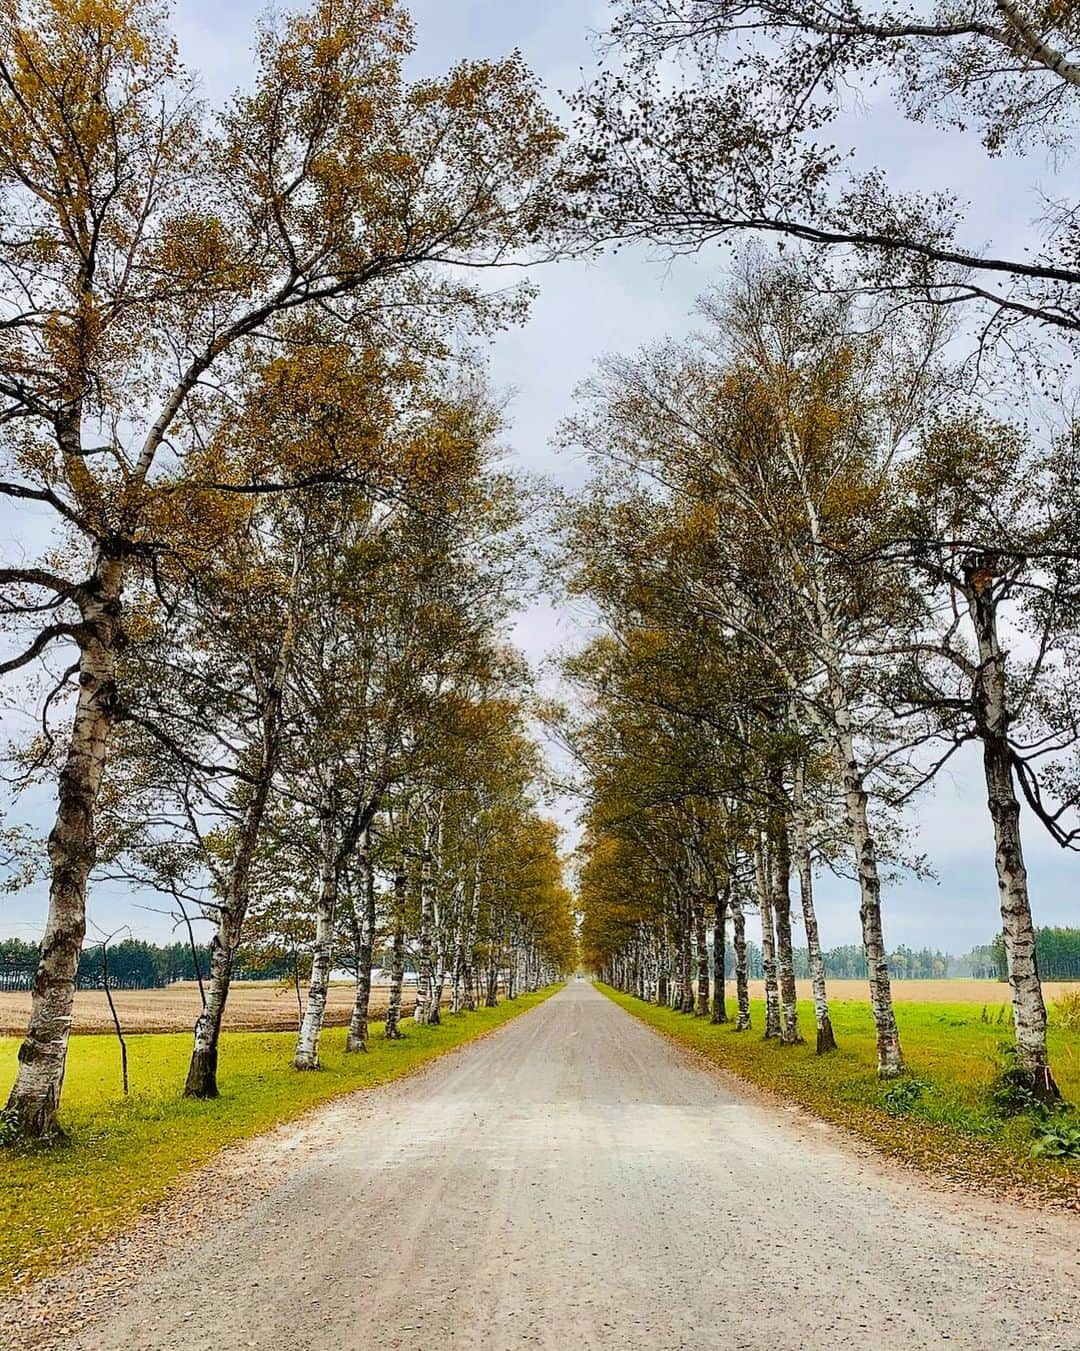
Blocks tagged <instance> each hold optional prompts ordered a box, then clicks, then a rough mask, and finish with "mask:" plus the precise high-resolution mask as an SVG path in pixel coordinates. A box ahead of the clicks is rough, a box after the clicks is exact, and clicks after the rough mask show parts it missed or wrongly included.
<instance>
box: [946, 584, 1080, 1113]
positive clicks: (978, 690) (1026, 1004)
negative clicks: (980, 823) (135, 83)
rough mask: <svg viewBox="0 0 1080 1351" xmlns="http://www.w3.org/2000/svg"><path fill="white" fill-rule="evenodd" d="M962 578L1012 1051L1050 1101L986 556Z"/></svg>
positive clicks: (1055, 1094) (1052, 1087)
mask: <svg viewBox="0 0 1080 1351" xmlns="http://www.w3.org/2000/svg"><path fill="white" fill-rule="evenodd" d="M965 582H966V584H967V593H968V607H969V610H970V613H971V619H972V623H973V625H974V627H975V636H976V639H977V641H978V644H979V670H978V675H977V677H976V679H975V682H974V688H973V690H972V695H973V702H974V711H975V723H976V727H977V729H978V732H979V736H980V738H981V740H982V748H983V773H984V776H985V779H986V795H987V806H988V807H989V810H990V819H991V821H992V822H993V825H994V865H995V868H996V870H997V881H998V895H999V898H1000V902H1001V928H1002V933H1003V935H1004V940H1005V955H1006V960H1007V965H1008V975H1009V988H1010V990H1011V991H1012V1007H1013V1027H1014V1032H1015V1037H1016V1056H1017V1060H1018V1062H1019V1065H1020V1067H1021V1069H1022V1070H1023V1071H1024V1072H1025V1073H1026V1074H1027V1075H1028V1076H1029V1078H1030V1081H1031V1089H1032V1091H1033V1092H1034V1093H1035V1095H1036V1096H1037V1097H1039V1098H1041V1099H1043V1100H1044V1101H1048V1102H1049V1101H1054V1100H1056V1099H1057V1098H1059V1097H1060V1096H1061V1094H1060V1091H1059V1089H1058V1086H1057V1083H1056V1082H1055V1080H1054V1076H1053V1073H1052V1072H1051V1069H1050V1064H1049V1058H1048V1055H1047V1046H1046V1004H1045V1001H1044V1000H1043V992H1042V982H1041V980H1040V979H1039V971H1038V966H1037V964H1036V958H1035V925H1034V923H1033V921H1032V917H1031V899H1030V895H1029V891H1028V877H1027V867H1026V865H1025V863H1024V851H1023V847H1022V844H1021V838H1020V803H1019V801H1018V800H1017V797H1016V785H1015V781H1014V778H1013V767H1012V754H1011V751H1010V748H1009V714H1008V706H1007V692H1006V685H1005V653H1004V652H1003V651H1002V649H1001V643H1000V641H999V638H998V632H997V604H996V600H995V597H994V593H993V566H992V561H988V560H984V559H979V558H976V559H971V560H969V562H968V563H967V565H966V566H965Z"/></svg>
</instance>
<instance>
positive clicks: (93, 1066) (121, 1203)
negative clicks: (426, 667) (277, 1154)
mask: <svg viewBox="0 0 1080 1351" xmlns="http://www.w3.org/2000/svg"><path fill="white" fill-rule="evenodd" d="M556 988H559V987H552V988H551V989H548V990H543V991H541V992H540V993H539V994H535V995H522V996H519V997H518V998H517V999H514V1000H512V1001H504V1002H503V1003H501V1004H500V1005H499V1006H498V1008H494V1009H480V1010H478V1011H477V1012H476V1013H469V1014H457V1015H447V1014H444V1015H443V1022H442V1024H441V1026H439V1027H417V1026H416V1025H415V1024H413V1023H412V1022H411V1021H410V1022H407V1023H406V1024H405V1025H404V1032H405V1036H404V1037H403V1038H402V1040H400V1041H384V1040H383V1039H382V1025H381V1024H379V1023H376V1024H374V1025H373V1035H372V1039H371V1044H370V1047H371V1048H370V1050H369V1051H368V1053H367V1054H366V1055H353V1056H346V1055H345V1053H344V1047H345V1029H344V1028H332V1029H330V1030H329V1031H327V1032H325V1033H324V1034H323V1039H322V1049H321V1055H320V1059H321V1060H322V1064H323V1068H322V1069H321V1070H319V1071H318V1072H317V1073H315V1074H301V1073H298V1072H297V1071H296V1070H294V1069H292V1068H291V1066H290V1064H289V1061H290V1058H291V1056H292V1052H293V1049H294V1046H295V1042H296V1037H295V1033H291V1032H266V1033H264V1032H226V1033H225V1034H224V1035H223V1036H222V1038H221V1068H220V1073H219V1085H220V1088H221V1097H220V1098H218V1099H217V1100H216V1101H214V1102H195V1101H192V1100H190V1099H186V1098H184V1097H182V1096H181V1089H182V1088H183V1082H184V1076H185V1073H186V1071H187V1062H188V1056H189V1055H190V1052H191V1034H190V1033H179V1032H177V1033H164V1034H157V1035H155V1034H148V1035H142V1036H131V1037H129V1038H128V1053H129V1058H130V1079H131V1096H130V1097H129V1098H127V1099H124V1097H123V1096H122V1093H121V1090H120V1051H119V1047H118V1046H117V1044H116V1041H115V1040H114V1039H112V1038H110V1037H104V1036H82V1037H72V1039H71V1047H70V1052H69V1055H68V1068H67V1075H66V1080H65V1085H64V1100H63V1105H62V1109H61V1123H62V1125H63V1126H64V1129H65V1130H66V1131H67V1132H68V1135H69V1140H68V1143H66V1144H62V1145H57V1146H55V1147H53V1148H51V1149H31V1150H21V1149H19V1150H13V1149H0V1288H2V1287H4V1286H8V1285H10V1284H12V1283H13V1282H21V1281H23V1280H25V1279H27V1278H28V1277H31V1276H38V1275H41V1274H43V1273H44V1272H46V1271H48V1270H49V1269H50V1268H51V1267H54V1266H56V1265H58V1264H59V1263H60V1262H61V1261H69V1260H70V1259H71V1256H72V1254H73V1253H78V1252H79V1251H81V1250H83V1249H86V1248H88V1247H90V1246H91V1245H92V1244H93V1243H96V1242H98V1241H100V1240H101V1239H102V1238H104V1237H105V1236H106V1235H108V1234H109V1233H111V1232H114V1231H115V1230H117V1229H119V1228H122V1227H123V1226H124V1225H125V1224H127V1223H129V1222H130V1221H131V1220H132V1219H133V1218H134V1217H135V1215H136V1214H137V1213H138V1211H139V1210H141V1209H142V1208H143V1207H145V1206H147V1205H149V1204H151V1203H153V1202H155V1201H158V1200H160V1199H161V1198H162V1197H163V1196H164V1195H165V1193H166V1192H167V1191H168V1190H169V1188H170V1187H171V1186H172V1185H173V1184H174V1183H175V1182H176V1181H177V1179H178V1178H180V1177H181V1176H182V1175H183V1174H184V1173H185V1172H187V1171H189V1170H190V1169H191V1168H193V1167H196V1166H198V1165H199V1164H202V1163H205V1162H206V1161H207V1160H208V1159H209V1158H210V1157H211V1155H213V1154H214V1153H215V1152H216V1151H217V1150H218V1149H220V1148H221V1147H222V1146H223V1145H228V1144H232V1143H234V1142H235V1141H238V1140H243V1139H246V1138H247V1137H249V1136H253V1135H257V1134H259V1133H260V1132H261V1131H265V1130H268V1129H269V1128H270V1127H271V1126H275V1125H277V1124H278V1123H279V1122H282V1121H288V1120H290V1119H292V1118H294V1117H297V1116H300V1115H301V1114H302V1113H304V1112H305V1111H307V1110H308V1109H309V1108H311V1107H315V1106H317V1105H318V1104H319V1103H324V1102H327V1101H329V1100H330V1099H331V1098H336V1097H340V1096H341V1095H342V1094H345V1093H352V1092H354V1091H355V1090H357V1089H363V1088H373V1087H375V1086H376V1085H377V1084H385V1083H388V1082H389V1081H390V1080H392V1079H397V1078H399V1077H400V1076H401V1075H403V1074H408V1073H409V1071H410V1070H414V1069H416V1068H417V1067H418V1066H420V1065H423V1064H425V1063H426V1062H427V1061H430V1060H433V1059H435V1058H436V1057H437V1056H440V1055H444V1054H445V1053H446V1052H447V1051H450V1050H452V1049H453V1048H454V1047H455V1046H460V1045H461V1044H462V1043H463V1042H467V1041H471V1040H472V1039H473V1038H475V1037H477V1036H480V1035H482V1034H483V1033H485V1032H490V1031H491V1030H492V1029H494V1028H496V1027H499V1026H500V1025H501V1024H502V1023H505V1022H507V1021H508V1020H509V1019H511V1018H514V1017H516V1016H517V1015H518V1014H520V1013H524V1012H525V1010H526V1009H530V1008H532V1007H534V1006H535V1005H536V1004H538V1003H540V1002H541V1001H542V1000H544V999H546V998H547V997H548V996H549V995H550V994H553V993H554V992H555V989H556ZM17 1049H18V1042H17V1040H16V1039H14V1038H0V1075H2V1076H3V1077H4V1078H5V1079H6V1080H7V1081H8V1082H10V1080H11V1079H13V1078H14V1074H15V1055H16V1051H17Z"/></svg>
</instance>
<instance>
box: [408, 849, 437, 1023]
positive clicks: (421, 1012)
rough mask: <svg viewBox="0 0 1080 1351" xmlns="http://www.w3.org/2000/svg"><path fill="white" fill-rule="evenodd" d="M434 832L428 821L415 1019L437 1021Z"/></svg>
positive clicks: (421, 868)
mask: <svg viewBox="0 0 1080 1351" xmlns="http://www.w3.org/2000/svg"><path fill="white" fill-rule="evenodd" d="M433 843H434V832H433V829H432V827H431V825H430V823H429V825H428V828H427V831H426V835H425V839H424V852H423V856H422V859H421V864H420V930H419V934H418V943H417V946H418V948H419V970H418V971H417V976H416V1009H415V1011H414V1013H413V1019H414V1021H415V1022H417V1023H437V1022H438V1021H439V1010H438V1008H437V1006H436V1004H435V884H434V879H433V877H432V845H433Z"/></svg>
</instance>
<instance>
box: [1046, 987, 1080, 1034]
mask: <svg viewBox="0 0 1080 1351" xmlns="http://www.w3.org/2000/svg"><path fill="white" fill-rule="evenodd" d="M1050 1020H1051V1022H1052V1023H1053V1024H1054V1026H1055V1027H1060V1028H1063V1029H1064V1030H1065V1031H1066V1032H1080V990H1067V991H1066V992H1065V993H1064V994H1061V995H1058V997H1057V998H1056V999H1055V1000H1054V1002H1053V1003H1052V1004H1051V1005H1050Z"/></svg>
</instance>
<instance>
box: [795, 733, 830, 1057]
mask: <svg viewBox="0 0 1080 1351" xmlns="http://www.w3.org/2000/svg"><path fill="white" fill-rule="evenodd" d="M794 785H795V786H794V795H793V796H794V802H793V806H794V816H795V855H796V860H797V864H796V866H797V869H798V873H799V893H800V899H801V901H802V913H803V927H804V928H805V929H806V952H807V957H808V959H809V963H810V984H811V987H812V989H813V994H814V1025H815V1027H816V1029H817V1053H818V1055H823V1054H824V1053H825V1052H826V1051H835V1050H836V1037H835V1035H834V1033H833V1025H832V1019H831V1017H830V1016H829V997H828V993H827V990H826V985H825V963H824V961H823V959H822V956H821V937H820V935H819V933H818V922H817V911H816V910H815V909H814V870H813V865H812V862H811V858H810V837H809V832H808V830H807V824H806V770H805V767H804V765H803V764H802V761H801V760H800V761H798V762H797V763H796V765H795V781H794Z"/></svg>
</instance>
